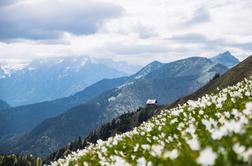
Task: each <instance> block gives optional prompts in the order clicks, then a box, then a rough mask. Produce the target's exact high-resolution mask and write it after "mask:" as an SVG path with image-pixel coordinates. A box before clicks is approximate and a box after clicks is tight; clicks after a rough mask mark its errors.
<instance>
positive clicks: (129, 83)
mask: <svg viewBox="0 0 252 166" xmlns="http://www.w3.org/2000/svg"><path fill="white" fill-rule="evenodd" d="M133 84H134V82H128V83H125V84H122V85H120V86H118V87H117V88H118V89H121V88H123V87H125V86H128V85H133Z"/></svg>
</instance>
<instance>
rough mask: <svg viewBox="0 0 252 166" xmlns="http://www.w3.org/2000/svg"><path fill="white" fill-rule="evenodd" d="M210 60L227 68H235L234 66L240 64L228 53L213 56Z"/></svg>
mask: <svg viewBox="0 0 252 166" xmlns="http://www.w3.org/2000/svg"><path fill="white" fill-rule="evenodd" d="M210 59H211V61H213V62H216V63H220V64H222V65H224V66H227V67H228V68H232V67H233V66H235V65H236V64H238V63H239V62H240V61H239V60H238V59H237V58H236V57H235V56H233V55H232V54H231V53H230V52H229V51H226V52H224V53H221V54H219V55H217V56H214V57H212V58H210Z"/></svg>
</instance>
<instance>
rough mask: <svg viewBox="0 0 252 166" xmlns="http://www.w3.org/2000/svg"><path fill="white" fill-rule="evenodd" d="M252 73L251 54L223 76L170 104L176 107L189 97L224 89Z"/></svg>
mask: <svg viewBox="0 0 252 166" xmlns="http://www.w3.org/2000/svg"><path fill="white" fill-rule="evenodd" d="M251 75H252V56H249V57H248V58H246V59H245V60H244V61H242V62H241V63H239V64H238V65H236V66H235V67H233V68H231V69H230V70H228V71H227V72H226V73H225V74H223V75H222V76H221V77H219V78H216V79H214V80H212V81H211V82H210V83H209V84H207V85H206V86H204V87H202V88H200V89H199V90H198V91H196V92H195V93H193V94H191V95H189V96H186V97H183V98H180V99H179V100H178V101H176V102H175V103H173V104H172V105H170V107H174V106H175V105H177V104H181V103H184V102H185V101H187V100H189V99H190V100H195V99H197V98H199V97H201V96H203V95H204V94H206V93H214V92H215V91H216V89H217V88H220V89H223V88H226V87H227V86H231V85H234V84H236V83H237V82H239V81H242V80H243V79H244V78H248V77H249V76H251Z"/></svg>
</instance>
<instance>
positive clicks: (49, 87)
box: [0, 56, 125, 106]
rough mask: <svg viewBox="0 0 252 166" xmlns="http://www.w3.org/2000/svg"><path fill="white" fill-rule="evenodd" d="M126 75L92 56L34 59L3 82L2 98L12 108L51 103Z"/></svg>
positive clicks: (1, 88) (0, 86) (1, 85)
mask: <svg viewBox="0 0 252 166" xmlns="http://www.w3.org/2000/svg"><path fill="white" fill-rule="evenodd" d="M124 75H125V73H123V72H119V71H117V70H116V69H114V68H111V67H109V66H105V65H103V64H100V63H98V62H93V61H92V60H90V58H88V57H81V56H80V57H75V58H73V57H69V58H67V57H65V58H48V59H40V60H34V61H32V62H31V63H30V64H28V65H27V66H26V67H25V68H24V69H22V70H18V71H16V72H14V73H11V74H10V75H9V76H8V77H5V78H3V79H0V98H1V99H3V100H5V101H7V102H8V103H10V104H11V105H12V106H18V105H27V104H31V103H37V102H42V101H49V100H54V99H57V98H62V97H66V96H69V95H73V94H74V93H76V92H78V91H81V90H83V89H84V88H86V87H88V86H90V85H91V84H93V83H95V82H97V81H100V80H101V79H104V78H116V77H120V76H124Z"/></svg>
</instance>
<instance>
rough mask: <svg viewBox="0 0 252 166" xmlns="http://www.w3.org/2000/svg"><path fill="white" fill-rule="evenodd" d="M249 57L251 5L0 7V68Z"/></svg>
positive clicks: (181, 0) (16, 2) (44, 2)
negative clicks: (43, 61) (39, 61)
mask: <svg viewBox="0 0 252 166" xmlns="http://www.w3.org/2000/svg"><path fill="white" fill-rule="evenodd" d="M226 50H229V51H230V52H231V53H232V54H234V55H235V56H237V57H238V58H239V59H240V60H242V59H244V58H246V57H247V56H248V55H251V54H252V1H251V0H242V1H241V0H218V1H202V0H190V1H188V0H0V61H12V62H14V61H23V60H29V59H34V58H38V57H50V56H75V55H88V56H90V57H93V58H112V59H114V60H123V61H127V62H129V63H135V64H142V65H143V64H146V63H148V62H150V61H153V60H160V61H163V62H168V61H172V60H175V59H181V58H185V57H189V56H206V57H210V56H213V55H216V54H218V53H220V52H224V51H226Z"/></svg>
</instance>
